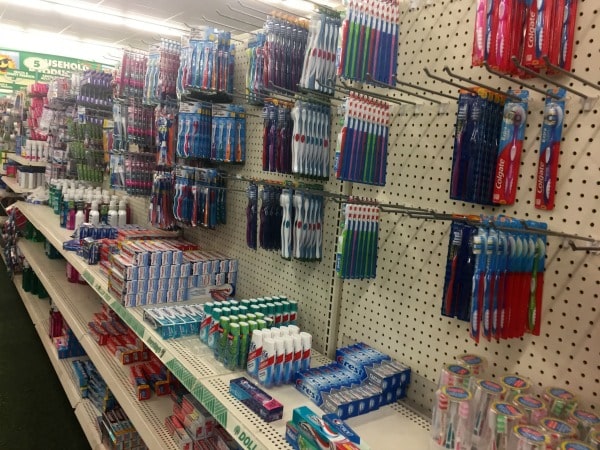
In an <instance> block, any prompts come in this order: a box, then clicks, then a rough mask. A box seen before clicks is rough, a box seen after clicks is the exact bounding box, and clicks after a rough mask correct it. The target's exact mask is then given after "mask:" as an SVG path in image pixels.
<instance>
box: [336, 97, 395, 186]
mask: <svg viewBox="0 0 600 450" xmlns="http://www.w3.org/2000/svg"><path fill="white" fill-rule="evenodd" d="M343 109H344V124H343V127H342V129H341V131H340V133H339V135H338V143H337V148H336V155H335V162H334V168H335V171H336V177H337V179H338V180H344V181H354V182H357V183H364V184H373V185H377V186H385V176H386V165H387V151H388V148H387V147H388V140H389V123H390V110H389V104H388V103H385V102H382V101H379V100H375V99H373V98H371V97H366V96H364V95H359V94H354V93H351V94H350V96H349V97H348V99H347V100H346V103H345V105H344V106H343Z"/></svg>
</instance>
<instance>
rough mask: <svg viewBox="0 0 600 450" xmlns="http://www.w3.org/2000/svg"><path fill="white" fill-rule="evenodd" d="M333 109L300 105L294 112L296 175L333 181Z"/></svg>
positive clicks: (299, 102) (304, 102)
mask: <svg viewBox="0 0 600 450" xmlns="http://www.w3.org/2000/svg"><path fill="white" fill-rule="evenodd" d="M330 113H331V108H330V107H329V106H325V105H318V104H314V103H310V102H306V101H300V100H298V101H296V104H295V105H294V107H293V108H292V110H291V113H290V114H291V119H292V120H293V121H294V126H293V130H292V136H293V139H292V141H291V145H292V155H291V156H292V173H295V174H298V175H304V176H307V177H311V178H320V179H328V178H329V147H330V145H329V136H330V128H331V125H330V124H331V115H330Z"/></svg>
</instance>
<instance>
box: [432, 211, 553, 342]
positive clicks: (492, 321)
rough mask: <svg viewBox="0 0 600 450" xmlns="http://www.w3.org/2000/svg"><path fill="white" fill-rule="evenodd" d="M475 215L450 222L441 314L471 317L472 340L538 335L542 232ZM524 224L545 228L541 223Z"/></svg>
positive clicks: (514, 222)
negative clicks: (473, 218)
mask: <svg viewBox="0 0 600 450" xmlns="http://www.w3.org/2000/svg"><path fill="white" fill-rule="evenodd" d="M479 220H480V224H479V225H475V224H474V223H475V222H470V223H461V222H453V223H452V226H451V229H450V242H449V246H448V257H447V265H446V277H445V282H444V290H443V293H444V296H443V303H442V315H444V316H448V317H456V318H458V319H460V320H464V321H470V323H471V331H470V334H471V337H472V338H473V339H474V340H475V341H477V342H478V341H479V339H480V337H484V338H485V339H487V340H488V341H489V340H492V339H495V340H497V341H498V340H500V339H512V338H519V337H522V336H523V335H524V334H525V333H531V334H533V335H536V336H537V335H539V333H540V325H541V312H542V295H543V286H544V268H545V266H544V260H545V258H544V256H545V252H546V236H544V235H535V234H528V233H526V230H525V229H524V226H523V223H521V222H520V221H518V220H516V219H512V218H509V217H506V216H499V217H497V218H493V217H482V218H480V219H479ZM492 223H493V226H491V225H490V224H492ZM525 224H526V225H527V227H528V229H537V230H539V231H541V232H543V231H544V230H546V229H547V225H546V224H545V223H542V222H534V221H527V222H525ZM497 226H499V227H502V230H498V229H496V228H495V227H497Z"/></svg>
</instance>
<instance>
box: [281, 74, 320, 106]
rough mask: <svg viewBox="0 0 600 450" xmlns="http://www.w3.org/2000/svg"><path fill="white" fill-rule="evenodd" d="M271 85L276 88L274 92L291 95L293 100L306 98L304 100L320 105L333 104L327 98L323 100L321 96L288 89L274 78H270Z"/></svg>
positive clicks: (286, 95)
mask: <svg viewBox="0 0 600 450" xmlns="http://www.w3.org/2000/svg"><path fill="white" fill-rule="evenodd" d="M269 87H271V88H273V89H275V91H273V93H274V94H280V95H282V96H285V97H289V98H290V99H292V100H304V101H307V102H311V103H318V104H319V105H322V106H331V104H330V103H329V102H327V101H325V100H321V99H319V98H316V97H313V96H310V95H309V94H305V93H303V92H296V91H292V90H290V89H286V88H284V87H282V86H278V85H276V84H275V83H273V81H272V80H269ZM278 91H280V92H278ZM295 97H300V98H298V99H296V98H295Z"/></svg>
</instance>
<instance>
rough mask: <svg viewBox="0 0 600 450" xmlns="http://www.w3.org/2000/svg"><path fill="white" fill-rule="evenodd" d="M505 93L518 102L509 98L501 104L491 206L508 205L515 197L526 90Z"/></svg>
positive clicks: (525, 106) (522, 139)
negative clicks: (501, 110) (492, 202)
mask: <svg viewBox="0 0 600 450" xmlns="http://www.w3.org/2000/svg"><path fill="white" fill-rule="evenodd" d="M508 93H509V94H510V95H513V96H516V97H518V98H520V99H521V100H520V101H518V102H517V101H514V100H511V99H510V98H509V99H507V101H506V103H505V104H504V113H503V115H502V127H501V131H500V143H499V145H498V157H497V161H496V176H495V183H494V193H493V201H494V203H496V204H501V205H512V204H513V203H514V202H515V198H516V195H517V181H518V178H519V169H520V166H521V154H522V152H523V141H524V140H525V129H526V120H527V106H528V98H529V92H528V91H508Z"/></svg>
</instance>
